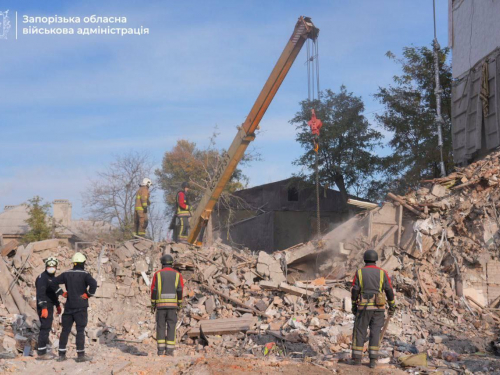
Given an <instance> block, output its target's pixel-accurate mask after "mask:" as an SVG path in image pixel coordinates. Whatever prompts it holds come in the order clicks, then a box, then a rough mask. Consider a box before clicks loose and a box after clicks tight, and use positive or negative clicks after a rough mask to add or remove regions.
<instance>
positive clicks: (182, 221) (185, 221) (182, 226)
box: [176, 216, 189, 243]
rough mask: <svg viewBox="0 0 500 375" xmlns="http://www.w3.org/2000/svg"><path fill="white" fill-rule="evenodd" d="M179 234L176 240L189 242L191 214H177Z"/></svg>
mask: <svg viewBox="0 0 500 375" xmlns="http://www.w3.org/2000/svg"><path fill="white" fill-rule="evenodd" d="M177 217H178V218H179V219H178V225H177V236H176V242H181V243H187V240H188V235H189V216H177Z"/></svg>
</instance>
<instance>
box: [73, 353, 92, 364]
mask: <svg viewBox="0 0 500 375" xmlns="http://www.w3.org/2000/svg"><path fill="white" fill-rule="evenodd" d="M91 360H92V357H89V356H88V355H85V352H80V353H78V357H76V359H75V361H76V362H88V361H91Z"/></svg>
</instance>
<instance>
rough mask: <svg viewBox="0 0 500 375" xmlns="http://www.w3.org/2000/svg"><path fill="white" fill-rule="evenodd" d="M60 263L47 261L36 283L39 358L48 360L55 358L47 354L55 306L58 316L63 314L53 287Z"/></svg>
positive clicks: (51, 259)
mask: <svg viewBox="0 0 500 375" xmlns="http://www.w3.org/2000/svg"><path fill="white" fill-rule="evenodd" d="M58 264H59V261H58V260H57V259H56V258H54V257H49V258H47V259H46V260H45V271H44V272H43V273H41V274H40V275H39V276H38V277H37V278H36V281H35V287H36V307H37V312H38V315H39V316H40V333H39V335H38V357H37V359H40V360H46V359H53V358H54V357H53V356H52V355H51V354H49V353H47V343H48V341H49V334H50V330H51V329H52V322H53V321H54V306H55V307H56V310H57V314H58V315H60V314H61V311H62V309H61V304H60V303H59V297H58V295H57V294H56V289H55V288H54V287H53V286H52V285H51V281H52V280H53V279H54V277H55V276H56V271H57V266H58Z"/></svg>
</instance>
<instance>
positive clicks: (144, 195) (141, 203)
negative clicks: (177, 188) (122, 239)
mask: <svg viewBox="0 0 500 375" xmlns="http://www.w3.org/2000/svg"><path fill="white" fill-rule="evenodd" d="M151 185H152V182H151V180H150V179H149V178H145V179H143V180H142V183H141V184H140V185H139V186H140V187H139V190H137V193H136V194H135V214H134V222H135V234H137V235H138V236H141V237H145V236H146V228H147V227H148V209H149V206H150V204H151V202H150V201H149V188H150V187H151Z"/></svg>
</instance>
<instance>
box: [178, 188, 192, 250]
mask: <svg viewBox="0 0 500 375" xmlns="http://www.w3.org/2000/svg"><path fill="white" fill-rule="evenodd" d="M181 188H182V190H181V191H179V192H178V193H177V198H176V204H177V211H176V213H175V215H176V217H177V228H176V230H175V232H174V241H175V242H180V243H188V234H189V218H190V217H191V212H190V208H191V207H190V206H189V200H188V196H187V193H188V191H189V183H188V182H183V183H182V185H181Z"/></svg>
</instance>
